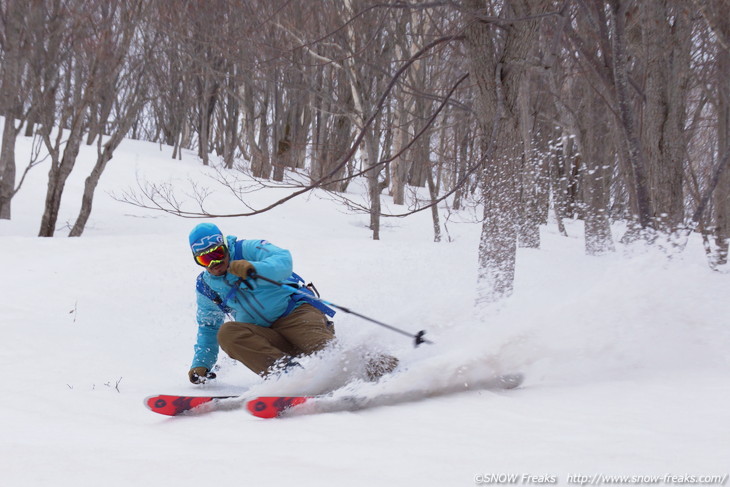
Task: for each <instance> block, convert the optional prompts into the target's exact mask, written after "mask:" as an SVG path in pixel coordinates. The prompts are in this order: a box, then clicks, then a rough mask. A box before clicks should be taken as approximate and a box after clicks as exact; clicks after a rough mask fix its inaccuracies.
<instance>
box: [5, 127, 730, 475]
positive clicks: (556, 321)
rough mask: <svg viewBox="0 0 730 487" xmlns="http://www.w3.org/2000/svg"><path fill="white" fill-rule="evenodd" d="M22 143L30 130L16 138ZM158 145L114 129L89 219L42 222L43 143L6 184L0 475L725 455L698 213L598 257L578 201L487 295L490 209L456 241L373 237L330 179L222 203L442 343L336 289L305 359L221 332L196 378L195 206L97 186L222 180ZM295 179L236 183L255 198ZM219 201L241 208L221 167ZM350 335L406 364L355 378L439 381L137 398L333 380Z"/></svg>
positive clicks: (484, 467) (591, 471)
mask: <svg viewBox="0 0 730 487" xmlns="http://www.w3.org/2000/svg"><path fill="white" fill-rule="evenodd" d="M29 150H30V147H29V141H28V140H26V139H22V138H21V139H19V147H18V161H24V160H27V157H26V156H27V154H28V153H29ZM94 155H95V148H94V147H83V148H82V152H81V155H80V158H79V162H78V164H77V166H78V167H77V168H76V169H75V170H74V173H73V174H72V175H71V178H70V180H69V182H68V185H67V188H66V192H65V194H64V199H63V205H62V209H61V217H60V219H59V227H61V226H63V225H65V224H66V223H67V222H68V223H70V224H72V223H73V221H74V219H75V217H76V214H77V212H78V208H79V206H80V202H81V192H82V189H83V179H84V176H85V171H88V169H89V168H90V167H91V166H92V164H93V160H94ZM169 155H170V149H169V148H167V147H162V148H161V147H160V146H159V145H155V144H150V143H143V142H139V141H126V142H125V143H124V144H123V145H122V146H121V147H120V149H119V150H118V151H117V153H116V155H115V157H114V159H113V161H112V162H111V163H110V165H109V168H108V169H107V172H106V173H105V174H104V176H103V177H102V180H101V183H100V188H99V189H98V191H97V195H96V199H95V202H94V205H95V206H94V210H93V212H92V215H91V219H90V222H89V225H88V227H87V230H86V232H85V234H84V236H83V237H81V238H74V239H70V238H66V237H65V236H64V235H65V233H66V232H65V231H64V230H60V231H59V232H58V235H59V236H58V237H55V238H46V239H41V238H37V237H36V236H35V235H36V234H37V231H38V227H39V225H40V217H41V214H42V208H43V201H44V198H45V184H46V177H47V174H46V173H47V170H48V166H47V162H46V163H45V164H44V165H42V166H41V167H39V168H35V169H34V170H32V171H31V173H30V175H29V176H28V180H27V182H26V183H25V186H24V187H23V188H22V189H21V191H20V192H19V193H18V195H17V196H16V198H15V199H14V200H13V219H12V220H11V221H0V255H2V256H3V257H4V259H3V262H2V270H3V274H2V275H3V280H2V284H1V285H2V292H1V293H0V300H1V301H0V316H1V317H2V319H1V320H0V327H1V329H0V336H1V337H2V339H3V343H2V347H1V348H0V350H1V351H0V357H1V358H2V360H0V366H1V367H2V372H3V373H2V379H3V386H2V390H3V393H2V397H3V399H2V401H1V402H0V432H1V433H0V485H2V486H8V487H12V486H45V485H54V486H67V485H68V486H70V485H74V486H86V485H89V486H91V485H93V486H98V485H104V486H122V485H124V486H127V485H129V484H130V483H133V484H134V485H178V486H188V485H189V486H193V485H216V484H218V483H223V484H225V485H228V484H231V483H235V484H236V485H256V486H269V485H276V486H279V485H318V486H319V485H338V486H339V485H348V486H372V485H384V486H391V485H418V486H458V485H479V484H486V483H488V482H490V481H491V480H495V479H497V480H498V477H499V476H500V475H510V474H518V475H519V477H518V480H517V481H516V483H517V484H521V485H537V484H539V483H540V479H531V478H527V477H524V476H527V475H531V476H534V477H539V476H544V478H543V479H542V480H543V481H548V482H550V481H554V482H553V483H558V484H560V485H567V484H568V482H570V481H572V482H574V483H575V482H576V477H575V476H576V475H595V474H604V475H611V474H625V475H656V476H664V475H667V474H671V475H678V476H681V475H696V476H700V475H721V476H723V475H727V474H728V472H729V471H730V468H729V467H728V465H729V463H728V458H730V442H728V437H730V407H728V406H729V405H730V380H729V379H730V358H729V357H730V356H729V354H728V350H729V346H730V322H729V321H728V317H729V316H730V300H728V295H729V294H730V293H729V292H730V278H729V277H728V275H727V273H722V272H712V271H711V270H710V269H709V267H708V266H707V264H706V262H705V257H704V254H703V251H702V248H701V243H700V242H699V240H698V239H696V238H694V237H693V238H692V239H691V240H690V242H689V245H688V247H687V249H686V250H685V251H684V252H683V253H672V252H670V251H666V250H664V251H663V250H658V249H656V248H644V247H641V246H633V247H623V246H622V247H620V248H619V251H618V252H616V253H615V254H612V255H607V256H603V257H588V256H585V255H584V252H583V240H582V237H581V231H582V228H581V225H580V223H579V222H568V231H569V234H570V237H567V238H566V237H562V236H560V235H559V234H558V232H557V228H556V226H555V225H554V224H551V225H547V226H545V227H543V228H542V248H541V249H540V250H526V249H521V250H520V251H519V253H518V268H517V279H516V288H515V293H514V295H513V296H512V297H511V298H509V299H508V300H506V301H504V302H502V303H500V304H497V305H493V306H490V307H484V308H480V309H476V308H475V307H474V298H475V291H474V289H475V280H476V268H475V263H476V260H477V258H476V249H477V243H478V237H479V225H478V224H474V223H468V222H466V221H467V220H468V215H467V214H464V215H463V218H462V219H463V220H464V221H465V222H463V223H457V222H455V221H452V222H450V223H449V233H450V236H451V237H452V238H453V241H452V242H442V243H438V244H437V243H433V242H432V235H431V232H432V227H431V222H430V215H429V214H428V213H427V212H424V213H423V214H418V215H415V216H413V217H410V218H408V219H405V220H403V219H386V220H384V222H383V223H384V227H383V230H382V240H381V241H372V240H371V235H370V231H369V230H368V229H367V216H366V215H358V214H352V213H349V212H347V210H346V209H344V208H343V207H342V206H339V205H338V204H337V203H336V202H333V201H331V199H330V198H328V197H327V195H326V194H324V193H321V192H314V193H312V194H310V195H308V196H303V197H300V198H298V199H296V200H294V201H293V202H291V203H289V204H287V205H285V206H283V207H280V208H277V209H275V210H273V211H271V212H268V213H265V214H262V215H258V216H254V217H248V218H229V219H220V220H216V223H217V224H218V225H219V226H221V228H222V229H223V231H224V233H227V234H233V235H237V236H239V237H242V238H265V239H267V240H269V241H272V242H273V243H275V244H277V245H280V246H282V247H285V248H288V249H290V250H291V251H292V253H293V255H294V260H295V269H296V271H297V272H298V273H300V274H302V275H303V276H304V277H305V278H307V279H309V280H313V281H314V282H315V283H316V284H317V287H318V288H319V289H320V291H321V292H322V293H323V296H324V297H325V298H326V299H328V300H330V301H332V302H334V303H337V304H340V305H343V306H346V307H349V308H351V309H353V310H355V311H357V312H359V313H363V314H365V315H367V316H371V317H373V318H375V319H378V320H381V321H384V322H386V323H389V324H393V325H395V326H398V327H400V328H404V329H406V330H408V331H411V332H413V333H415V332H417V331H419V330H421V329H425V330H427V333H428V334H427V337H428V338H429V339H431V340H433V341H434V342H435V344H434V345H422V346H421V347H418V348H414V347H413V346H412V343H411V341H410V340H409V339H408V338H406V337H403V336H401V335H397V334H395V333H392V332H390V331H388V330H385V329H382V328H380V327H378V326H376V325H374V324H371V323H368V322H366V321H363V320H360V319H358V318H357V317H354V316H351V315H347V314H343V313H339V314H338V315H337V316H336V327H337V333H338V336H339V340H340V344H339V346H338V348H337V349H335V350H331V351H328V352H325V353H323V354H321V356H319V357H316V358H311V359H308V360H305V361H304V363H305V366H306V367H305V369H304V370H303V371H297V372H295V373H292V374H290V375H288V376H286V377H283V378H282V379H280V380H279V381H277V382H274V383H271V382H269V383H262V381H261V380H260V379H259V378H258V377H256V376H255V375H253V374H252V373H250V372H248V371H247V369H245V367H243V366H242V365H240V364H236V363H234V362H233V361H231V360H230V359H228V358H225V357H224V354H221V360H220V362H221V370H220V371H219V373H218V375H219V378H218V380H216V381H214V382H212V383H209V384H206V385H204V386H194V385H192V384H190V383H188V381H187V370H188V367H189V364H190V360H191V358H192V345H193V341H194V339H195V332H196V326H195V322H194V312H195V309H194V279H195V276H196V275H197V273H198V272H199V269H198V268H197V266H195V265H194V263H193V261H192V259H191V258H190V254H189V250H188V247H187V234H188V232H189V230H190V229H191V228H192V226H193V225H194V224H196V223H197V222H198V220H190V219H183V218H178V217H174V216H171V215H167V214H164V213H159V212H153V211H149V210H143V209H140V208H136V207H133V206H131V205H128V204H124V203H121V202H119V201H117V200H115V199H113V198H112V197H111V196H110V192H112V191H114V192H116V193H117V194H119V193H120V192H121V191H124V190H125V189H128V188H131V187H134V186H135V185H136V181H137V179H138V178H139V179H140V180H143V181H157V182H165V181H170V180H173V181H175V182H176V184H180V185H182V186H181V188H182V189H183V191H184V188H185V185H186V184H187V180H188V179H193V180H195V181H197V182H199V183H200V184H202V185H204V186H209V187H215V184H214V183H213V181H212V179H210V178H209V177H210V176H213V175H214V171H213V170H211V169H209V168H204V167H202V166H201V165H200V164H199V162H198V161H197V160H196V159H195V157H194V154H192V153H185V154H184V160H182V161H174V160H171V159H170V157H169ZM19 172H20V171H19ZM355 189H357V188H356V187H355ZM288 191H290V190H287V189H282V188H272V189H267V190H265V191H263V192H260V193H251V194H249V195H247V196H246V201H247V202H248V203H249V204H251V205H253V206H262V205H263V204H264V203H265V202H270V201H272V200H274V199H276V198H278V197H280V196H282V195H285V194H287V193H288ZM384 199H385V200H386V201H385V202H386V204H387V203H388V201H387V200H388V198H387V197H386V198H384ZM209 203H210V205H211V208H213V209H216V210H220V211H227V212H239V211H244V208H243V207H242V205H241V203H240V202H237V201H236V200H235V199H234V198H233V197H232V196H230V195H229V194H227V193H226V192H224V191H222V190H217V191H216V192H215V193H214V194H212V195H211V197H210V201H209ZM617 232H620V228H617ZM619 235H620V233H619ZM363 350H378V351H385V352H389V353H393V354H395V355H397V356H398V357H399V358H400V359H401V371H400V372H399V373H397V374H394V375H393V376H391V377H387V378H384V379H383V380H382V381H381V382H380V383H378V384H365V383H362V382H358V381H356V382H355V383H353V384H350V385H349V386H348V387H347V388H346V391H345V392H346V393H348V394H352V393H356V394H361V395H365V396H373V397H375V396H377V395H379V394H394V393H399V394H412V395H414V396H415V395H424V396H425V395H434V396H436V397H432V398H429V399H425V400H421V401H412V402H408V403H402V404H397V405H392V406H383V407H377V408H370V409H364V410H360V411H357V412H334V413H329V414H314V415H302V416H297V417H291V418H286V419H280V420H260V419H258V418H254V417H252V416H250V415H248V414H246V413H245V412H244V411H243V410H240V409H236V410H224V411H216V412H212V413H209V414H204V415H191V416H185V417H176V418H167V417H163V416H159V415H156V414H153V413H151V412H149V411H148V410H147V409H145V408H144V407H143V404H142V401H143V398H144V397H146V396H148V395H152V394H158V393H170V394H176V393H185V394H219V393H220V394H227V393H236V392H241V391H244V390H245V389H247V388H249V391H248V393H250V394H253V393H256V394H265V393H272V394H293V393H297V392H313V391H314V392H316V390H324V389H326V388H328V387H332V386H334V385H337V384H341V383H344V382H345V380H346V377H347V373H346V372H344V371H343V370H342V369H343V368H347V369H348V370H351V369H353V368H355V367H356V365H357V357H359V356H360V354H362V353H363ZM514 371H520V372H523V373H524V374H525V377H526V380H525V383H524V384H523V386H522V387H521V388H520V389H517V390H512V391H488V390H478V389H477V390H475V389H474V387H470V386H473V385H474V384H476V383H478V382H479V380H480V379H482V378H484V377H489V376H491V375H494V374H496V373H503V372H514ZM462 385H463V389H464V391H463V392H458V393H454V394H448V395H439V393H440V392H443V391H446V390H451V389H460V388H461V387H462ZM569 475H571V476H572V477H569ZM662 478H663V477H662ZM725 478H726V477H725ZM627 482H628V481H627ZM662 482H664V481H662ZM665 483H666V482H665Z"/></svg>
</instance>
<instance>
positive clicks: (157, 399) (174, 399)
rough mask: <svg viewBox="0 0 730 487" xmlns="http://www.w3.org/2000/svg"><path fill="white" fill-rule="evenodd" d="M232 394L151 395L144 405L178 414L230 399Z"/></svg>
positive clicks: (159, 412)
mask: <svg viewBox="0 0 730 487" xmlns="http://www.w3.org/2000/svg"><path fill="white" fill-rule="evenodd" d="M229 397H231V396H216V397H205V396H204V397H199V396H170V395H166V394H160V395H157V396H149V397H146V398H145V400H144V405H145V406H146V407H147V409H149V410H150V411H152V412H154V413H157V414H163V415H165V416H177V415H178V414H182V413H184V412H185V411H190V410H191V409H193V408H196V407H198V406H200V405H201V404H205V403H209V402H211V401H216V400H218V399H228V398H229Z"/></svg>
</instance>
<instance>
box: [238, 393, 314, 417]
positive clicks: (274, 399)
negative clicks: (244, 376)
mask: <svg viewBox="0 0 730 487" xmlns="http://www.w3.org/2000/svg"><path fill="white" fill-rule="evenodd" d="M314 397H315V396H294V397H283V396H271V397H254V398H252V399H249V400H248V401H246V409H248V411H249V412H250V413H251V414H253V415H254V416H256V417H259V418H278V417H279V416H281V415H282V414H283V413H284V412H285V411H286V410H288V409H289V408H291V407H294V406H298V405H300V404H304V403H305V402H307V401H308V400H309V399H313V398H314Z"/></svg>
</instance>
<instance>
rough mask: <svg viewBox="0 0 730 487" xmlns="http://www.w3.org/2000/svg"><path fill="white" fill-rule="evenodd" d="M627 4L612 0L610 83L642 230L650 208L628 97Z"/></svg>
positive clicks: (623, 0)
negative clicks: (613, 92)
mask: <svg viewBox="0 0 730 487" xmlns="http://www.w3.org/2000/svg"><path fill="white" fill-rule="evenodd" d="M629 3H630V2H628V1H627V0H611V5H610V8H609V14H610V18H611V25H612V27H613V32H612V34H613V35H612V36H611V49H612V60H613V65H612V66H611V68H612V72H613V81H614V85H615V88H616V100H617V104H618V116H619V119H620V124H619V125H620V131H621V135H622V140H623V142H624V144H625V146H626V154H627V156H628V163H629V165H630V167H631V170H632V173H633V179H634V183H635V185H636V186H635V190H636V205H637V211H638V215H637V216H638V220H639V225H640V226H641V228H642V229H647V228H651V227H652V226H653V222H652V216H653V213H654V211H653V209H652V204H651V195H650V193H649V179H648V175H647V167H646V166H647V164H646V160H645V158H644V154H643V152H642V148H641V143H640V140H639V134H638V131H637V130H636V120H635V116H634V110H633V109H632V104H631V99H630V97H629V77H628V55H627V52H626V32H625V28H626V9H627V8H628V5H629Z"/></svg>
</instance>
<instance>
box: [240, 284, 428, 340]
mask: <svg viewBox="0 0 730 487" xmlns="http://www.w3.org/2000/svg"><path fill="white" fill-rule="evenodd" d="M249 276H250V277H251V278H252V279H261V280H262V281H266V282H268V283H271V284H274V285H275V286H279V287H284V286H286V285H287V284H285V283H283V282H279V281H275V280H273V279H269V278H268V277H264V276H262V275H260V274H256V273H252V274H250V275H249ZM289 287H291V288H292V289H293V290H294V292H296V293H298V294H301V295H304V296H306V297H307V298H309V299H314V300H315V301H319V302H320V303H322V304H325V305H327V306H331V307H333V308H337V309H339V310H340V311H344V312H345V313H349V314H351V315H354V316H357V317H358V318H361V319H363V320H366V321H369V322H370V323H375V324H376V325H380V326H382V327H383V328H387V329H389V330H391V331H394V332H396V333H400V334H401V335H405V336H407V337H410V338H413V340H414V343H415V346H416V347H417V346H419V345H420V344H422V343H428V344H431V345H433V342H432V341H431V340H428V339H426V338H424V335H425V334H426V330H421V331H419V332H418V333H416V334H415V335H414V334H412V333H410V332H407V331H405V330H401V329H400V328H396V327H395V326H392V325H389V324H387V323H383V322H382V321H379V320H376V319H374V318H370V317H368V316H365V315H363V314H360V313H358V312H356V311H352V310H351V309H349V308H345V307H344V306H340V305H339V304H335V303H331V302H329V301H325V300H324V299H322V298H319V297H317V296H314V295H313V294H309V293H307V292H304V291H302V290H301V289H299V288H298V287H293V286H289Z"/></svg>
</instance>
